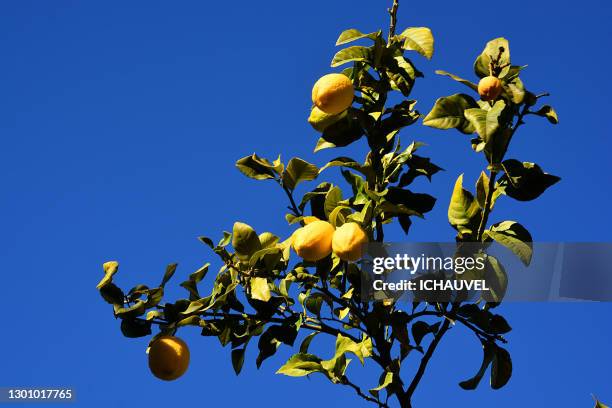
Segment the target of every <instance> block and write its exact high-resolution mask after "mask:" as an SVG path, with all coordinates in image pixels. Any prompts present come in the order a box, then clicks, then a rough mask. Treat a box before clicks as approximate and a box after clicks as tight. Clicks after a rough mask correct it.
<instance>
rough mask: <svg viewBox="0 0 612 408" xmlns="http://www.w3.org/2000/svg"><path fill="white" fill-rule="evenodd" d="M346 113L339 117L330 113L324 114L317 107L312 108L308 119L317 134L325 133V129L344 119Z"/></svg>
mask: <svg viewBox="0 0 612 408" xmlns="http://www.w3.org/2000/svg"><path fill="white" fill-rule="evenodd" d="M345 116H346V113H344V112H343V113H340V114H337V115H330V114H328V113H325V112H323V111H322V110H321V109H319V108H317V107H316V106H315V107H314V108H312V110H311V111H310V116H309V117H308V123H310V125H311V126H312V127H313V128H314V130H316V131H317V132H321V133H323V132H324V131H325V129H327V128H328V127H330V126H331V125H333V124H334V123H336V122H338V121H339V120H340V119H342V118H344V117H345Z"/></svg>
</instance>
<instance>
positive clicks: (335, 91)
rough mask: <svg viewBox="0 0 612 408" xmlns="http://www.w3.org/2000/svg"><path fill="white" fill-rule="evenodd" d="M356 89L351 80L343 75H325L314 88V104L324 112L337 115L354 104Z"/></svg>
mask: <svg viewBox="0 0 612 408" xmlns="http://www.w3.org/2000/svg"><path fill="white" fill-rule="evenodd" d="M354 92H355V89H354V88H353V83H352V82H351V80H350V79H349V78H348V77H347V76H346V75H342V74H327V75H323V76H322V77H321V78H319V80H318V81H317V82H316V83H315V84H314V87H313V88H312V102H313V103H314V104H315V106H316V107H317V108H319V109H321V110H322V111H323V112H325V113H327V114H330V115H337V114H338V113H340V112H343V111H345V110H346V109H347V108H348V107H349V106H351V104H352V103H353V97H354Z"/></svg>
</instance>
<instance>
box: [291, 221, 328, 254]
mask: <svg viewBox="0 0 612 408" xmlns="http://www.w3.org/2000/svg"><path fill="white" fill-rule="evenodd" d="M333 234H334V227H333V226H332V225H331V224H330V223H329V222H327V221H321V220H317V221H313V222H311V223H309V224H308V225H305V226H304V227H302V228H300V229H298V230H297V231H296V232H295V233H294V235H293V240H292V241H293V243H292V245H293V250H294V251H295V252H296V253H297V254H298V256H299V257H301V258H303V259H304V260H305V261H311V262H314V261H318V260H320V259H323V258H325V257H326V256H328V255H329V254H331V251H332V244H331V243H332V235H333Z"/></svg>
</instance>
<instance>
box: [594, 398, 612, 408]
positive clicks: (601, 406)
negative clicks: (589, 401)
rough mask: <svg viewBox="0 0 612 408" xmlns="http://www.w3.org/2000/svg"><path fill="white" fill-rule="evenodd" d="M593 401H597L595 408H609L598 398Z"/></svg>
mask: <svg viewBox="0 0 612 408" xmlns="http://www.w3.org/2000/svg"><path fill="white" fill-rule="evenodd" d="M593 399H595V408H609V407H608V406H607V405H605V404H604V403H603V402H601V401H599V400H598V399H597V398H595V397H593Z"/></svg>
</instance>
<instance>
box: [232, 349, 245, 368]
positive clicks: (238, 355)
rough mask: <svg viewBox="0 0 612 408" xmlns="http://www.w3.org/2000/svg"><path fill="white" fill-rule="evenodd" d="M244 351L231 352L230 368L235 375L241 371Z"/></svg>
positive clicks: (235, 350)
mask: <svg viewBox="0 0 612 408" xmlns="http://www.w3.org/2000/svg"><path fill="white" fill-rule="evenodd" d="M245 351H246V348H244V347H243V348H238V349H234V350H232V367H233V368H234V372H235V373H236V375H238V374H240V371H242V366H243V365H244V354H245Z"/></svg>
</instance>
